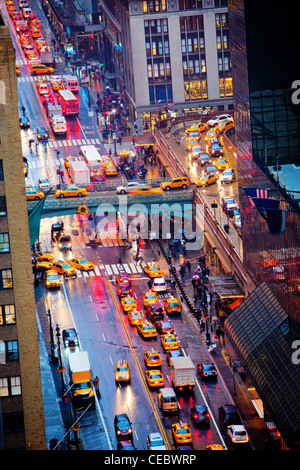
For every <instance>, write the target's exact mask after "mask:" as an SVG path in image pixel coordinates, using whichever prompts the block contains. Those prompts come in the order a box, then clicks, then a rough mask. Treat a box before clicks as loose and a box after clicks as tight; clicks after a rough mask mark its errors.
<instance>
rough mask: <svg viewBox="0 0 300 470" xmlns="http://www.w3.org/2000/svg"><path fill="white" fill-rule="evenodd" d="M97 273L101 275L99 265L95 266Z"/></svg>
mask: <svg viewBox="0 0 300 470" xmlns="http://www.w3.org/2000/svg"><path fill="white" fill-rule="evenodd" d="M95 273H96V276H101V273H100V270H99V268H98V266H95Z"/></svg>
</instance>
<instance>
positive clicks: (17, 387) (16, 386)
mask: <svg viewBox="0 0 300 470" xmlns="http://www.w3.org/2000/svg"><path fill="white" fill-rule="evenodd" d="M10 389H11V395H12V396H16V395H21V377H19V376H16V377H10Z"/></svg>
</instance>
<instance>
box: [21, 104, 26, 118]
mask: <svg viewBox="0 0 300 470" xmlns="http://www.w3.org/2000/svg"><path fill="white" fill-rule="evenodd" d="M22 113H23V116H25V113H26V109H25V106H22Z"/></svg>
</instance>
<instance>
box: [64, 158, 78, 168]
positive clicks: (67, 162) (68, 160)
mask: <svg viewBox="0 0 300 470" xmlns="http://www.w3.org/2000/svg"><path fill="white" fill-rule="evenodd" d="M71 161H73V162H75V161H76V158H75V157H70V156H69V157H65V158H64V165H65V167H66V168H70V162H71Z"/></svg>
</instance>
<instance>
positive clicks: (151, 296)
mask: <svg viewBox="0 0 300 470" xmlns="http://www.w3.org/2000/svg"><path fill="white" fill-rule="evenodd" d="M157 302H158V295H157V293H156V292H152V291H151V290H149V291H148V292H146V293H145V294H144V295H143V304H144V307H147V305H150V304H157Z"/></svg>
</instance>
